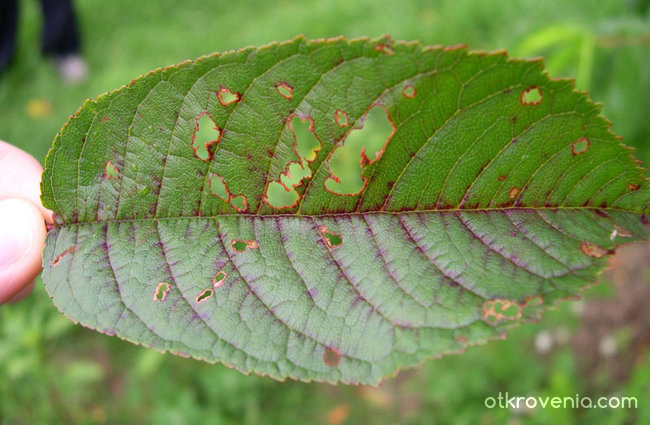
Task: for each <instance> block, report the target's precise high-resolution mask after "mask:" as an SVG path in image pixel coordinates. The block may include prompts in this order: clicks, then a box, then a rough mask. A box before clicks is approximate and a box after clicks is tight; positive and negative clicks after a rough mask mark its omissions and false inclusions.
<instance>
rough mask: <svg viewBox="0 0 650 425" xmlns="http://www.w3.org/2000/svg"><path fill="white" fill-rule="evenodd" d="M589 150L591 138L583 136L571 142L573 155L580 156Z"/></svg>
mask: <svg viewBox="0 0 650 425" xmlns="http://www.w3.org/2000/svg"><path fill="white" fill-rule="evenodd" d="M588 150H589V139H587V138H586V137H581V138H579V139H578V140H576V141H575V142H573V143H571V153H572V154H573V156H578V155H580V154H582V153H585V152H587V151H588Z"/></svg>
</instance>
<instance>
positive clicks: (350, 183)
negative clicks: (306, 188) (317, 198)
mask: <svg viewBox="0 0 650 425" xmlns="http://www.w3.org/2000/svg"><path fill="white" fill-rule="evenodd" d="M394 133H395V126H394V124H393V122H392V121H391V119H390V116H389V114H388V111H387V110H386V109H385V108H384V107H383V106H382V105H374V106H373V107H371V108H370V110H369V111H368V112H367V113H366V114H365V115H364V116H362V117H361V118H360V119H359V123H358V126H355V127H354V128H353V129H351V130H350V131H349V133H348V134H347V136H346V137H345V139H344V140H343V144H342V145H337V146H336V147H335V148H334V151H333V152H332V155H331V157H330V159H329V161H328V168H329V171H330V176H329V177H327V178H326V179H325V183H324V184H325V189H327V190H328V191H330V192H332V193H334V194H336V195H350V196H354V195H357V194H359V193H361V191H363V189H364V188H365V185H366V182H367V178H366V177H365V176H364V175H363V174H364V170H365V168H366V167H367V166H368V165H370V164H373V163H375V162H377V161H378V160H379V159H380V158H381V156H382V154H383V153H384V150H385V149H386V146H387V145H388V142H389V141H390V139H391V138H392V137H393V134H394Z"/></svg>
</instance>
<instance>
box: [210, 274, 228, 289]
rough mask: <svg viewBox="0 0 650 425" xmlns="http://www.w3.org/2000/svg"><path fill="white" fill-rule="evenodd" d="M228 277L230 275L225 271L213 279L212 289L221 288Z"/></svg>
mask: <svg viewBox="0 0 650 425" xmlns="http://www.w3.org/2000/svg"><path fill="white" fill-rule="evenodd" d="M227 277H228V274H227V273H226V272H224V271H220V272H218V273H217V274H215V275H214V277H213V278H212V287H213V288H214V289H217V288H219V287H221V286H222V285H223V284H224V283H225V282H226V278H227Z"/></svg>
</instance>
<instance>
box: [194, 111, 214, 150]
mask: <svg viewBox="0 0 650 425" xmlns="http://www.w3.org/2000/svg"><path fill="white" fill-rule="evenodd" d="M219 140H221V129H220V128H219V126H217V124H216V123H215V122H214V121H213V120H212V118H211V117H210V115H209V114H208V113H207V112H201V113H200V114H198V115H197V116H196V118H195V125H194V134H193V136H192V151H193V152H194V156H196V157H197V158H198V159H200V160H201V161H209V160H211V159H212V155H214V151H215V149H216V146H217V143H219Z"/></svg>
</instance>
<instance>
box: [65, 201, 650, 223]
mask: <svg viewBox="0 0 650 425" xmlns="http://www.w3.org/2000/svg"><path fill="white" fill-rule="evenodd" d="M501 211H522V212H524V211H576V212H581V211H591V212H596V211H616V212H621V213H627V214H638V215H644V214H645V212H643V211H632V210H626V209H624V208H616V207H592V206H588V207H521V206H518V207H502V208H447V209H426V210H409V211H385V210H382V211H352V212H345V213H323V214H295V213H294V214H291V213H284V214H246V213H232V214H219V215H200V216H198V215H190V216H188V215H179V216H174V217H135V218H110V219H106V220H95V221H76V222H75V221H72V222H64V223H60V224H58V227H64V226H69V225H79V224H98V223H114V222H123V223H126V222H139V221H160V220H176V219H185V220H192V219H194V220H206V219H209V220H213V219H215V218H220V217H244V218H290V217H298V218H320V217H360V216H372V215H409V214H422V213H432V214H433V213H439V214H444V213H463V212H470V213H471V212H485V213H488V212H501Z"/></svg>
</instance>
